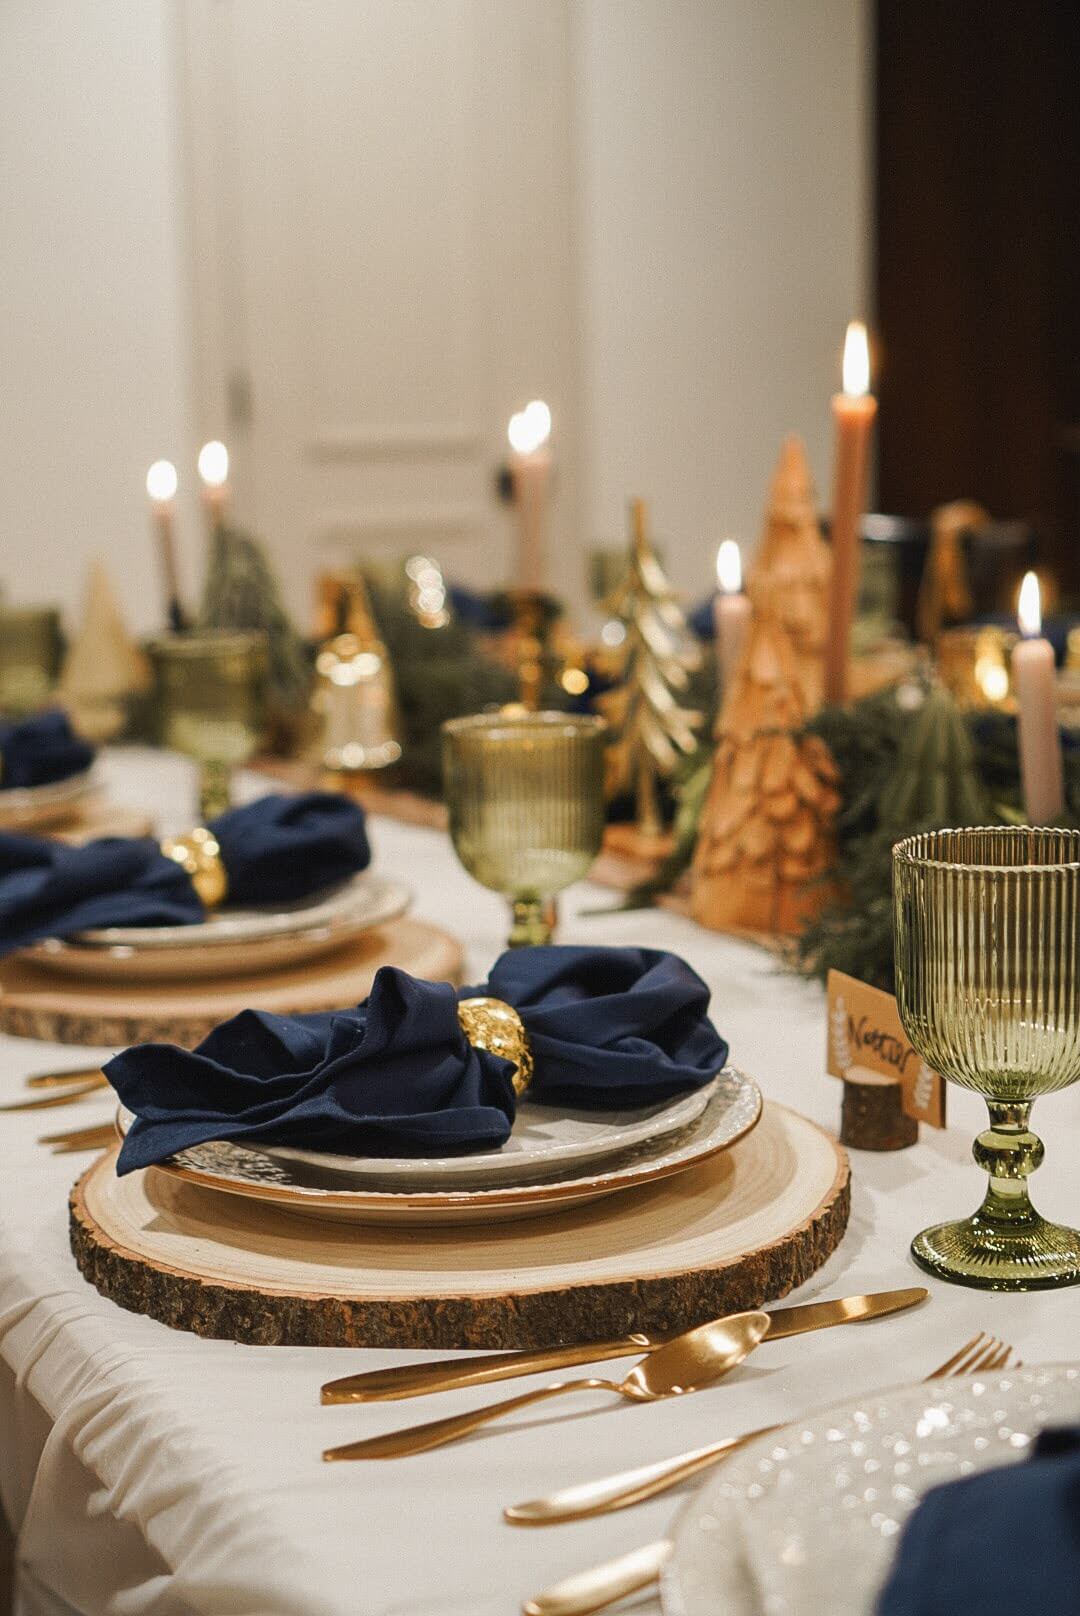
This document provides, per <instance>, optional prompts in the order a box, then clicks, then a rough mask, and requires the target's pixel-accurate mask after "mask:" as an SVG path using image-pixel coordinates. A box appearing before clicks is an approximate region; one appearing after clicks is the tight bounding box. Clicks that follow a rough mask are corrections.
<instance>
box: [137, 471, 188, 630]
mask: <svg viewBox="0 0 1080 1616" xmlns="http://www.w3.org/2000/svg"><path fill="white" fill-rule="evenodd" d="M178 486H179V478H178V477H177V475H176V467H175V466H174V465H173V463H172V461H171V460H155V461H154V464H153V465H152V466H151V467H150V470H149V471H148V472H147V473H146V492H147V494H148V495H149V496H150V509H151V511H152V512H153V517H154V532H155V534H156V535H157V545H158V555H159V557H160V560H161V576H162V581H163V583H164V585H165V606H166V613H167V616H168V621H169V627H170V628H171V629H172V630H173V632H174V633H176V634H179V633H180V632H181V630H182V629H183V628H185V627H186V623H185V620H184V610H183V607H182V605H181V603H180V581H179V578H178V576H177V571H176V535H175V531H174V528H173V517H174V514H175V511H176V490H177V487H178Z"/></svg>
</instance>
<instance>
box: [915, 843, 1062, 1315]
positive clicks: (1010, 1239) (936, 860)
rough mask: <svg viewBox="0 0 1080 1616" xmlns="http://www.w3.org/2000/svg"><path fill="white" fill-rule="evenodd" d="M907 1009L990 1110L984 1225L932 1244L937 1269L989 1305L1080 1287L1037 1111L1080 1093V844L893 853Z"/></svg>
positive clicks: (920, 1044)
mask: <svg viewBox="0 0 1080 1616" xmlns="http://www.w3.org/2000/svg"><path fill="white" fill-rule="evenodd" d="M893 888H894V897H895V925H896V997H897V1004H898V1006H899V1010H900V1017H901V1020H902V1021H903V1023H904V1027H905V1029H906V1031H907V1034H908V1037H909V1038H910V1039H911V1042H912V1044H913V1045H914V1046H915V1048H916V1050H917V1051H918V1052H919V1054H920V1055H921V1056H922V1057H923V1059H924V1060H925V1061H926V1062H927V1064H928V1065H929V1066H932V1067H934V1068H935V1069H936V1070H937V1071H939V1072H941V1074H942V1075H943V1076H944V1077H946V1078H948V1079H949V1081H950V1082H952V1083H958V1084H960V1085H961V1086H962V1087H963V1088H967V1089H973V1090H974V1091H975V1092H976V1093H977V1094H981V1095H982V1096H983V1098H984V1099H985V1100H986V1103H987V1106H988V1108H989V1111H990V1126H989V1127H988V1128H987V1129H986V1130H985V1132H983V1133H981V1134H979V1136H978V1138H977V1139H976V1141H975V1147H974V1155H975V1160H976V1161H977V1162H978V1164H979V1166H980V1167H982V1168H984V1169H985V1171H986V1172H987V1173H988V1174H989V1177H990V1182H989V1185H988V1187H987V1191H986V1196H985V1198H984V1200H983V1203H982V1205H981V1207H980V1208H979V1210H978V1211H977V1212H976V1213H975V1214H974V1216H972V1217H970V1218H964V1219H962V1220H961V1221H960V1222H957V1223H941V1224H938V1225H937V1226H936V1227H935V1228H931V1229H924V1230H923V1232H922V1233H921V1234H920V1235H917V1236H916V1238H915V1240H914V1241H913V1243H912V1247H911V1250H912V1254H913V1255H914V1257H915V1260H916V1262H918V1263H919V1264H920V1265H921V1266H922V1267H923V1268H926V1269H928V1270H929V1272H930V1273H932V1274H937V1275H938V1277H939V1278H941V1279H949V1280H954V1281H956V1282H957V1283H959V1284H962V1285H974V1286H979V1287H981V1288H983V1289H985V1290H1001V1291H1023V1290H1045V1289H1050V1288H1053V1287H1056V1286H1058V1285H1073V1284H1076V1283H1077V1282H1078V1281H1080V1232H1078V1231H1077V1230H1075V1229H1067V1228H1062V1227H1060V1226H1059V1225H1058V1224H1054V1223H1050V1222H1048V1221H1047V1220H1046V1219H1045V1218H1043V1217H1041V1216H1040V1215H1039V1213H1038V1212H1037V1211H1036V1210H1035V1208H1034V1207H1033V1206H1032V1204H1031V1199H1030V1196H1029V1195H1028V1186H1027V1180H1028V1177H1029V1175H1030V1174H1031V1173H1033V1172H1034V1171H1035V1169H1036V1168H1037V1167H1038V1166H1039V1163H1040V1162H1041V1161H1042V1159H1043V1145H1042V1141H1041V1139H1039V1138H1038V1136H1037V1135H1036V1134H1034V1133H1032V1131H1031V1127H1030V1116H1031V1105H1032V1101H1033V1100H1034V1099H1035V1098H1036V1097H1037V1096H1038V1095H1040V1094H1052V1093H1054V1091H1055V1090H1057V1089H1063V1088H1066V1087H1067V1086H1068V1085H1069V1084H1070V1083H1075V1082H1076V1080H1077V1078H1080V831H1067V830H1038V829H1031V828H1029V827H1027V826H1023V827H1013V826H1009V827H1003V826H999V827H996V828H994V829H986V830H984V829H972V830H942V831H931V832H927V833H925V834H922V835H918V836H911V837H908V839H907V840H906V841H902V842H899V843H898V844H897V846H896V847H894V848H893Z"/></svg>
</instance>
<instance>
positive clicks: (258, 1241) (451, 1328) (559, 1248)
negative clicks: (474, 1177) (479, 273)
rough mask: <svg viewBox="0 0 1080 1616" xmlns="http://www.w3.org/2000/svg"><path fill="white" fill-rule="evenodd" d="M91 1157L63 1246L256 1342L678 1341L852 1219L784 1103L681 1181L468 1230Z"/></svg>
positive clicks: (791, 1272) (220, 1332) (821, 1245)
mask: <svg viewBox="0 0 1080 1616" xmlns="http://www.w3.org/2000/svg"><path fill="white" fill-rule="evenodd" d="M115 1165H116V1152H115V1151H112V1152H110V1153H108V1154H107V1155H105V1156H102V1157H100V1158H99V1159H98V1160H97V1161H96V1162H95V1163H94V1164H93V1166H91V1167H90V1168H88V1170H87V1171H86V1172H85V1173H84V1174H83V1176H82V1178H81V1179H80V1180H79V1182H78V1183H77V1184H76V1186H75V1188H74V1190H73V1192H72V1196H71V1244H72V1250H73V1251H74V1253H75V1257H76V1260H77V1262H78V1264H79V1267H80V1269H81V1270H82V1272H83V1274H84V1275H85V1276H86V1278H87V1279H88V1280H90V1281H91V1283H92V1284H94V1285H96V1286H97V1288H98V1290H99V1291H101V1292H102V1294H103V1295H105V1296H108V1297H111V1298H112V1300H113V1301H115V1302H118V1303H119V1304H120V1306H121V1307H125V1308H128V1309H129V1310H130V1311H131V1312H135V1313H144V1314H147V1315H149V1316H150V1317H151V1318H154V1319H158V1320H160V1321H161V1322H162V1323H164V1324H168V1325H171V1326H173V1327H174V1328H176V1329H183V1330H191V1331H193V1332H194V1333H195V1334H196V1335H203V1336H211V1337H215V1338H218V1339H224V1340H232V1341H240V1342H246V1343H251V1344H256V1345H262V1346H267V1345H284V1346H320V1347H360V1346H368V1347H416V1348H437V1349H443V1348H445V1349H453V1348H463V1347H471V1348H476V1347H491V1348H501V1349H503V1350H511V1349H514V1348H525V1347H547V1346H553V1345H556V1344H560V1343H562V1342H568V1341H589V1340H601V1339H604V1338H605V1337H608V1336H621V1335H623V1334H626V1333H627V1332H630V1331H633V1330H681V1329H689V1328H690V1327H691V1326H692V1325H695V1324H699V1323H702V1322H703V1321H704V1320H706V1319H709V1318H713V1317H716V1316H717V1315H719V1314H723V1313H729V1312H736V1311H738V1310H740V1309H743V1308H751V1307H758V1306H760V1305H761V1304H762V1303H763V1302H768V1301H771V1300H773V1299H774V1298H775V1297H778V1296H783V1295H785V1294H786V1293H787V1292H788V1291H789V1290H791V1289H792V1288H793V1287H794V1286H796V1285H799V1284H801V1283H802V1282H803V1281H804V1280H806V1279H808V1278H809V1276H810V1275H811V1274H812V1273H814V1271H815V1270H816V1269H817V1268H819V1267H820V1266H821V1264H822V1263H823V1262H824V1261H825V1260H826V1258H827V1257H828V1256H829V1255H830V1254H831V1252H833V1251H834V1250H835V1249H836V1246H837V1245H838V1244H839V1242H840V1240H841V1238H842V1236H843V1234H844V1230H845V1229H846V1227H847V1221H848V1214H849V1210H850V1190H849V1175H848V1163H847V1157H846V1155H845V1153H844V1151H843V1149H842V1148H841V1146H839V1145H838V1144H837V1143H836V1141H835V1140H833V1139H832V1138H831V1137H830V1136H829V1135H827V1134H826V1133H824V1132H823V1131H822V1130H821V1129H820V1128H818V1127H817V1126H816V1125H815V1124H814V1123H812V1122H809V1121H807V1120H806V1118H805V1117H801V1116H799V1115H798V1114H797V1113H796V1112H793V1111H788V1110H786V1109H785V1108H784V1107H782V1106H778V1105H766V1107H765V1109H764V1112H763V1115H762V1119H761V1121H760V1123H759V1124H758V1126H757V1127H756V1128H755V1129H754V1130H753V1132H752V1133H750V1134H748V1135H747V1136H746V1137H744V1138H743V1139H742V1140H740V1141H739V1143H738V1144H736V1145H734V1146H733V1147H732V1149H731V1150H729V1151H726V1152H724V1153H722V1154H720V1155H718V1156H715V1157H713V1158H711V1159H710V1160H708V1161H704V1162H702V1163H701V1164H700V1165H699V1166H697V1167H694V1168H691V1169H689V1170H688V1171H687V1172H685V1173H680V1174H678V1175H676V1176H674V1177H672V1178H669V1179H664V1180H659V1181H657V1182H654V1183H651V1184H648V1185H643V1186H641V1187H640V1188H637V1189H634V1190H631V1191H622V1192H620V1193H619V1194H617V1195H613V1196H610V1197H608V1198H606V1199H604V1200H602V1201H599V1202H595V1203H593V1204H591V1205H588V1206H582V1207H578V1208H570V1209H568V1210H566V1211H563V1212H561V1213H558V1214H555V1215H552V1216H550V1217H546V1218H535V1219H531V1220H529V1221H523V1222H513V1223H496V1222H491V1223H483V1224H480V1223H477V1224H470V1225H466V1226H462V1227H455V1228H452V1229H447V1228H424V1227H417V1228H413V1227H411V1226H410V1227H397V1226H395V1227H387V1226H380V1227H372V1228H368V1227H363V1226H359V1225H343V1224H338V1223H329V1222H323V1221H320V1220H318V1219H317V1218H312V1217H306V1216H302V1215H298V1214H295V1213H292V1212H289V1211H282V1210H281V1209H280V1208H278V1207H276V1206H270V1205H267V1204H266V1203H265V1202H261V1201H257V1200H249V1199H244V1198H240V1197H236V1196H233V1195H225V1194H219V1193H217V1192H215V1191H213V1190H207V1189H204V1188H201V1187H198V1186H196V1185H193V1184H191V1183H188V1182H185V1181H183V1180H181V1179H179V1178H173V1177H171V1176H170V1175H169V1174H167V1173H165V1172H161V1171H158V1170H156V1169H154V1168H150V1169H148V1170H147V1171H145V1172H136V1173H131V1174H128V1175H127V1176H125V1177H124V1178H117V1176H116V1172H115Z"/></svg>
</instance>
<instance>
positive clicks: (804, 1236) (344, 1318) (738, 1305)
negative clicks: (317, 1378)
mask: <svg viewBox="0 0 1080 1616" xmlns="http://www.w3.org/2000/svg"><path fill="white" fill-rule="evenodd" d="M833 1143H834V1149H835V1152H836V1172H835V1176H834V1178H833V1182H832V1184H831V1186H830V1188H829V1189H828V1191H827V1193H826V1194H825V1195H824V1196H823V1198H822V1199H821V1201H820V1202H819V1204H818V1205H817V1206H816V1208H815V1209H814V1211H813V1212H812V1213H811V1214H810V1215H809V1216H808V1217H806V1218H805V1219H804V1220H803V1221H802V1222H801V1223H799V1224H798V1225H797V1226H795V1227H794V1228H792V1229H790V1230H788V1231H786V1232H785V1233H784V1234H783V1235H782V1236H780V1237H779V1238H777V1239H776V1240H774V1241H772V1242H771V1243H769V1244H767V1245H764V1246H762V1247H760V1248H758V1249H757V1250H755V1251H752V1252H749V1253H744V1254H741V1255H740V1256H738V1257H735V1258H729V1259H726V1260H724V1261H722V1262H720V1263H718V1264H717V1265H716V1266H715V1267H704V1268H696V1269H692V1270H686V1271H684V1272H673V1273H667V1274H664V1275H661V1276H657V1277H652V1278H637V1279H628V1280H625V1281H616V1282H595V1283H579V1284H574V1285H572V1286H567V1287H565V1288H560V1289H549V1290H537V1291H532V1292H530V1291H524V1292H522V1293H520V1294H514V1293H511V1292H508V1293H505V1294H493V1295H488V1296H480V1297H478V1296H469V1295H459V1296H455V1295H443V1296H437V1297H430V1298H425V1297H419V1296H414V1297H393V1298H386V1297H372V1298H363V1297H346V1296H334V1295H329V1294H318V1295H297V1294H284V1293H281V1292H278V1291H273V1292H270V1291H259V1290H258V1289H255V1288H253V1287H251V1288H249V1287H246V1286H243V1285H240V1284H238V1283H235V1282H233V1281H226V1280H222V1279H220V1278H219V1279H214V1280H209V1279H202V1278H200V1277H199V1276H198V1275H197V1274H194V1273H191V1272H188V1271H184V1270H180V1269H177V1268H176V1267H173V1266H170V1265H168V1264H164V1263H153V1262H151V1261H150V1260H149V1259H148V1258H146V1257H144V1256H142V1255H141V1254H137V1253H134V1252H132V1251H130V1250H128V1249H126V1248H125V1247H124V1246H123V1245H121V1244H119V1243H118V1242H117V1241H115V1240H113V1239H112V1238H111V1237H110V1236H109V1235H108V1234H107V1232H106V1231H104V1230H103V1229H101V1227H100V1225H99V1224H98V1223H97V1221H96V1220H95V1219H94V1217H93V1216H92V1214H91V1213H90V1212H89V1210H88V1208H87V1206H86V1203H85V1199H84V1193H83V1186H84V1182H85V1180H86V1178H87V1177H88V1175H89V1174H90V1173H92V1172H93V1171H94V1168H93V1167H91V1168H89V1169H87V1173H85V1174H84V1175H83V1177H82V1178H81V1179H80V1180H79V1181H78V1183H76V1185H75V1187H74V1189H73V1190H72V1193H71V1198H70V1233H71V1249H72V1251H73V1253H74V1256H75V1260H76V1263H77V1264H78V1267H79V1270H80V1272H81V1273H82V1274H83V1275H84V1277H85V1278H86V1279H87V1280H88V1281H89V1282H90V1283H91V1284H92V1285H94V1286H95V1287H96V1288H97V1290H99V1291H100V1292H101V1293H102V1295H104V1296H107V1297H109V1298H110V1299H111V1300H112V1301H114V1302H116V1303H117V1304H118V1305H119V1306H121V1307H123V1308H125V1309H127V1310H128V1311H129V1312H134V1313H142V1314H146V1315H148V1316H149V1317H151V1318H154V1319H157V1320H158V1321H159V1322H161V1323H163V1324H167V1325H169V1326H170V1327H171V1328H173V1329H182V1330H189V1331H191V1332H192V1333H193V1334H195V1335H199V1336H205V1337H210V1338H212V1339H217V1340H230V1341H236V1342H240V1343H242V1344H245V1345H254V1346H311V1347H360V1346H365V1347H409V1348H421V1349H427V1350H433V1351H443V1350H454V1349H462V1348H472V1349H475V1348H492V1349H500V1350H503V1351H511V1350H519V1349H526V1348H530V1347H549V1346H553V1345H557V1344H562V1343H564V1342H571V1341H589V1340H604V1339H609V1338H614V1337H618V1336H622V1335H625V1334H628V1333H630V1332H632V1331H634V1330H650V1331H653V1330H656V1331H660V1330H666V1331H674V1330H684V1329H690V1328H692V1327H693V1326H695V1325H697V1324H701V1323H704V1322H705V1321H706V1320H708V1319H711V1318H716V1317H719V1316H721V1315H724V1314H728V1313H734V1312H741V1311H743V1310H744V1309H748V1308H757V1307H760V1306H762V1305H763V1304H764V1303H766V1302H770V1301H774V1300H776V1299H777V1298H778V1297H782V1296H786V1295H787V1293H788V1292H789V1291H791V1290H792V1289H794V1288H795V1287H796V1286H798V1285H801V1284H802V1283H803V1282H804V1281H805V1280H807V1279H808V1278H809V1277H810V1276H811V1275H812V1274H813V1273H815V1272H816V1271H817V1269H818V1268H820V1267H821V1266H822V1264H823V1263H824V1262H825V1261H826V1260H827V1259H828V1257H829V1256H831V1254H832V1253H833V1252H834V1251H835V1250H836V1247H837V1246H838V1245H839V1243H840V1241H841V1239H842V1238H843V1235H844V1232H845V1230H846V1228H847V1224H848V1218H849V1215H850V1210H851V1189H850V1170H849V1167H848V1162H847V1157H846V1155H845V1153H844V1151H843V1150H842V1149H841V1148H840V1147H839V1146H837V1145H836V1144H835V1141H834V1142H833Z"/></svg>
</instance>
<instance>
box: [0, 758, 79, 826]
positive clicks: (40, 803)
mask: <svg viewBox="0 0 1080 1616" xmlns="http://www.w3.org/2000/svg"><path fill="white" fill-rule="evenodd" d="M95 785H96V781H95V779H94V771H93V768H89V769H84V770H83V771H82V773H81V774H69V775H68V777H67V779H66V780H54V781H53V782H52V784H51V785H47V786H12V787H11V789H10V790H8V789H5V788H4V787H0V830H13V831H20V832H22V831H26V832H30V831H34V830H39V829H41V828H43V827H44V826H46V825H55V824H57V823H58V822H59V821H60V820H64V819H67V818H68V817H69V815H71V814H72V813H73V812H74V811H75V809H76V808H77V807H78V805H79V803H80V802H81V801H82V800H83V798H84V797H86V796H87V795H88V794H89V793H90V792H91V791H93V790H94V787H95Z"/></svg>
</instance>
